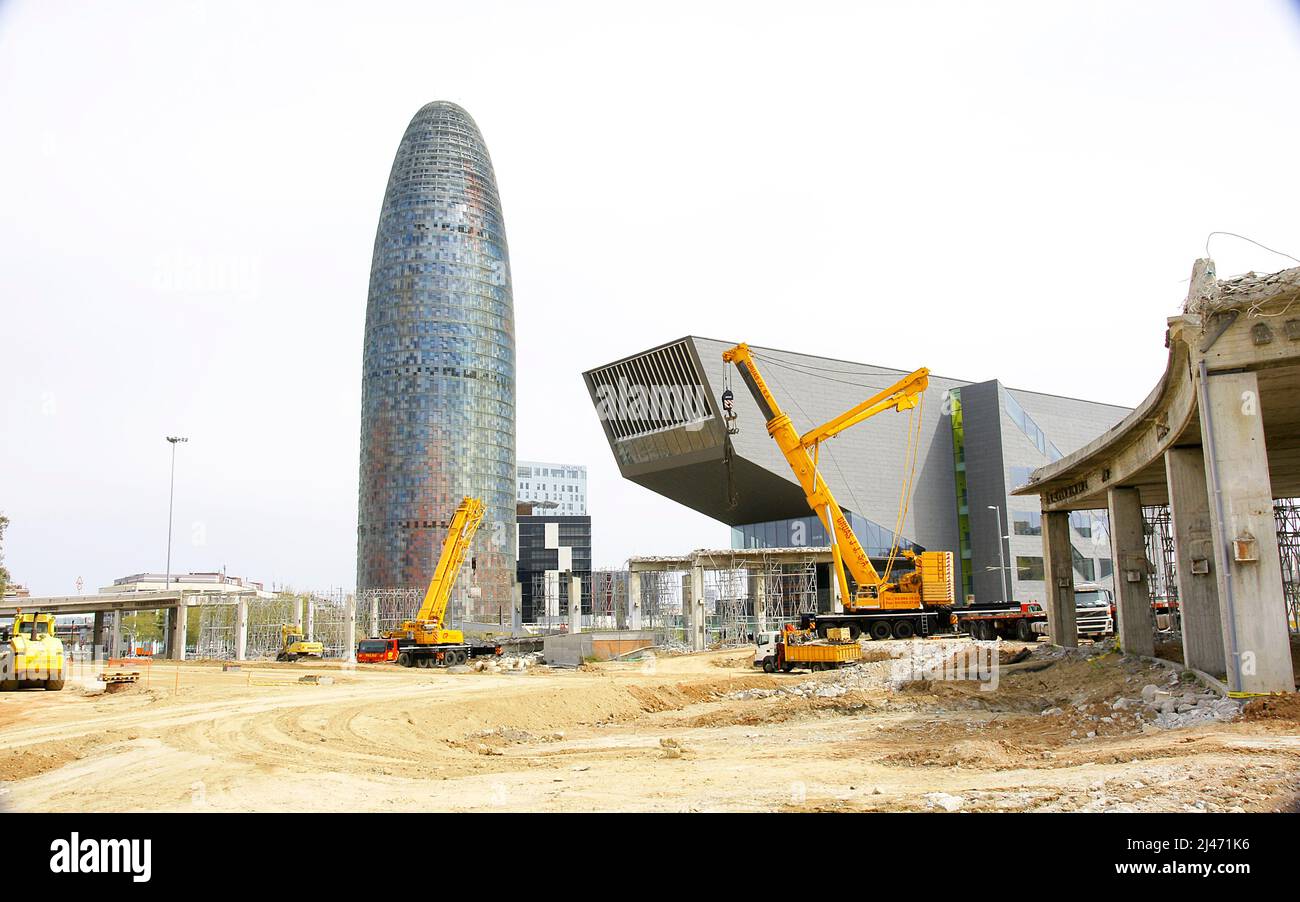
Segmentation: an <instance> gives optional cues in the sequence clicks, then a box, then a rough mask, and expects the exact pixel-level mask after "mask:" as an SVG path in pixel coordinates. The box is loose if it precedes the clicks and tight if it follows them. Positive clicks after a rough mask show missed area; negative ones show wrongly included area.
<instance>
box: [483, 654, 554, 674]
mask: <svg viewBox="0 0 1300 902" xmlns="http://www.w3.org/2000/svg"><path fill="white" fill-rule="evenodd" d="M541 663H543V660H542V653H541V652H529V653H528V654H524V655H502V656H501V657H499V658H479V659H477V660H476V661H474V663H473V664H471V665H469V666H471V667H472V668H473V669H474V671H475V672H476V673H518V672H521V671H524V670H527V669H528V668H529V667H534V666H536V665H538V664H541Z"/></svg>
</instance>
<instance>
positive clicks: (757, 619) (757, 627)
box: [754, 570, 767, 633]
mask: <svg viewBox="0 0 1300 902" xmlns="http://www.w3.org/2000/svg"><path fill="white" fill-rule="evenodd" d="M766 630H767V576H766V574H765V573H764V572H763V571H762V570H756V571H754V632H756V633H762V632H766Z"/></svg>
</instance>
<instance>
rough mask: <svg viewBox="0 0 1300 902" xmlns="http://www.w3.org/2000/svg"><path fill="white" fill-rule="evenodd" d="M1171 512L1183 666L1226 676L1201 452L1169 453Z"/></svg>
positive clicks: (1167, 473) (1175, 450)
mask: <svg viewBox="0 0 1300 902" xmlns="http://www.w3.org/2000/svg"><path fill="white" fill-rule="evenodd" d="M1165 479H1166V481H1167V482H1168V484H1169V512H1170V514H1171V516H1172V517H1173V521H1174V523H1173V532H1174V561H1175V567H1174V571H1175V574H1176V576H1177V578H1178V610H1179V615H1180V619H1181V620H1182V624H1183V663H1184V664H1186V665H1187V666H1188V667H1192V668H1195V669H1196V670H1203V671H1205V672H1206V673H1209V674H1212V675H1214V676H1223V675H1224V674H1226V673H1227V667H1226V664H1225V661H1224V656H1223V618H1222V615H1221V613H1220V611H1219V584H1218V581H1217V579H1216V578H1215V574H1216V572H1217V570H1218V565H1217V564H1216V563H1215V560H1214V527H1213V524H1212V522H1211V514H1210V496H1209V493H1208V490H1207V489H1206V478H1205V456H1204V454H1203V453H1202V452H1201V449H1200V448H1171V449H1170V450H1168V451H1166V452H1165Z"/></svg>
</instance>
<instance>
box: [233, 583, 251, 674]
mask: <svg viewBox="0 0 1300 902" xmlns="http://www.w3.org/2000/svg"><path fill="white" fill-rule="evenodd" d="M247 657H248V602H247V601H246V600H245V599H243V598H239V599H237V600H236V601H235V660H236V661H243V660H244V659H245V658H247Z"/></svg>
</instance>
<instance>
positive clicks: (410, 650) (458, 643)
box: [383, 497, 499, 667]
mask: <svg viewBox="0 0 1300 902" xmlns="http://www.w3.org/2000/svg"><path fill="white" fill-rule="evenodd" d="M485 509H486V508H485V506H484V504H483V502H482V501H481V500H480V499H478V498H469V497H466V498H465V499H464V500H463V501H461V503H460V505H459V506H457V508H456V512H455V513H454V514H452V517H451V524H450V526H449V527H448V529H447V538H446V540H445V541H444V542H443V543H442V553H441V554H440V555H439V556H438V566H437V567H436V568H435V569H434V571H433V578H432V579H430V580H429V588H428V589H427V590H426V591H425V593H424V601H423V602H422V603H421V604H420V610H419V611H417V612H416V614H415V617H413V618H412V619H410V620H406V621H403V623H402V625H401V626H400V627H398V628H397V629H396V630H389V631H388V632H385V633H384V634H383V638H384V639H390V640H396V641H397V663H398V664H400V665H402V666H403V667H454V666H455V665H457V664H464V663H465V662H467V661H468V660H469V659H470V656H471V655H477V654H492V653H499V651H498V650H497V649H496V648H482V647H479V646H471V645H469V644H467V643H466V642H465V634H464V633H463V632H461V631H460V630H453V629H447V627H446V625H445V619H444V618H445V617H446V614H447V603H448V602H449V601H450V600H451V590H452V589H453V588H454V587H455V585H456V577H457V576H458V575H459V573H460V568H461V565H462V564H463V563H464V562H465V554H466V553H467V552H468V551H469V546H470V543H471V542H473V540H474V533H475V532H477V531H478V527H479V523H481V522H482V521H483V514H484V511H485Z"/></svg>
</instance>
